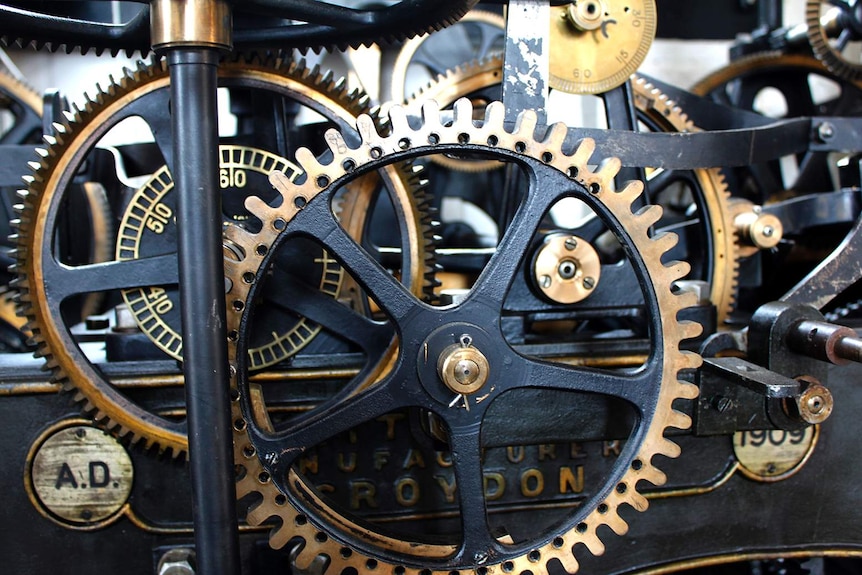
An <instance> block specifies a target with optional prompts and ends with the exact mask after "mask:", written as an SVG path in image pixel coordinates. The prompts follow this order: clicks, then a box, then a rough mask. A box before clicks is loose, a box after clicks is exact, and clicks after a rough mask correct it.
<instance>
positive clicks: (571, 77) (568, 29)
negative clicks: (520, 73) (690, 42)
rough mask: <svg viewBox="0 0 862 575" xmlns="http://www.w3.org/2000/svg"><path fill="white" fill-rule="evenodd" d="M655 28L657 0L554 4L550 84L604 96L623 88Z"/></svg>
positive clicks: (582, 0) (645, 52)
mask: <svg viewBox="0 0 862 575" xmlns="http://www.w3.org/2000/svg"><path fill="white" fill-rule="evenodd" d="M655 31H656V8H655V0H575V1H573V2H571V3H570V4H568V5H564V6H555V7H553V8H551V51H550V60H551V61H550V73H551V74H550V81H549V83H550V85H551V87H552V88H554V89H555V90H561V91H563V92H569V93H571V94H600V93H602V92H607V91H608V90H612V89H614V88H616V87H618V86H621V85H622V84H623V83H624V82H625V81H626V80H628V78H629V76H631V75H632V74H633V73H634V72H635V71H636V70H637V69H638V67H639V66H640V65H641V64H642V63H643V61H644V58H646V55H647V51H648V50H649V47H650V45H651V44H652V41H653V39H655Z"/></svg>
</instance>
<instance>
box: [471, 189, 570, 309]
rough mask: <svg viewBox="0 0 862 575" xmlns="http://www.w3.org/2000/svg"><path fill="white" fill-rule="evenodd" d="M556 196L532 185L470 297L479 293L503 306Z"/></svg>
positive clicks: (483, 297) (482, 296)
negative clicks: (533, 239)
mask: <svg viewBox="0 0 862 575" xmlns="http://www.w3.org/2000/svg"><path fill="white" fill-rule="evenodd" d="M555 200H556V195H554V196H551V195H549V194H546V193H545V191H544V190H539V189H538V188H537V187H536V185H535V184H531V185H530V189H529V190H528V191H527V193H526V196H525V197H524V200H523V202H522V204H521V207H520V209H519V210H518V211H517V213H516V214H515V218H514V219H513V220H512V223H511V225H510V226H509V228H508V229H507V230H506V234H505V235H504V236H503V239H502V240H501V241H500V244H499V245H498V246H497V251H496V253H495V254H494V255H493V257H491V261H489V262H488V266H487V267H486V268H485V270H484V271H483V272H482V275H480V276H479V279H478V280H477V281H476V285H474V286H473V291H472V292H471V297H472V296H474V295H475V296H479V297H481V298H482V299H485V300H489V301H492V302H495V304H496V305H499V306H500V307H502V306H503V300H504V299H505V298H506V293H507V292H508V291H509V286H510V284H511V283H512V279H513V273H514V270H516V269H518V266H519V265H520V263H521V262H522V261H523V260H524V258H525V257H526V253H527V250H528V249H529V247H530V242H531V240H532V238H533V234H534V233H535V232H536V230H537V229H538V227H539V225H540V224H541V221H542V218H543V217H544V215H545V213H546V212H547V210H548V208H549V207H550V205H551V204H552V203H553V202H554V201H555Z"/></svg>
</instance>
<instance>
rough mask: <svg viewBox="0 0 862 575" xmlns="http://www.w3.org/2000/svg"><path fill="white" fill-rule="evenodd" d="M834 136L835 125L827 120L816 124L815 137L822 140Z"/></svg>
mask: <svg viewBox="0 0 862 575" xmlns="http://www.w3.org/2000/svg"><path fill="white" fill-rule="evenodd" d="M833 136H835V126H833V125H832V124H831V123H829V122H823V123H822V124H820V125H819V126H817V137H818V138H820V139H821V140H823V141H824V142H825V141H826V140H831V139H832V137H833Z"/></svg>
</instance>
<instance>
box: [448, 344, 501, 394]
mask: <svg viewBox="0 0 862 575" xmlns="http://www.w3.org/2000/svg"><path fill="white" fill-rule="evenodd" d="M489 372H490V366H489V365H488V360H487V359H486V358H485V356H484V355H483V354H482V352H481V351H479V350H478V349H476V348H475V347H472V346H469V347H465V346H464V345H461V344H454V345H450V346H449V347H447V348H446V349H444V350H443V353H441V354H440V357H439V358H438V359H437V373H438V374H439V375H440V380H441V381H442V382H443V383H444V384H445V385H446V387H448V388H449V389H451V390H452V391H454V392H455V393H459V394H470V393H476V392H477V391H479V390H480V389H482V387H483V386H484V385H485V383H487V381H488V375H489Z"/></svg>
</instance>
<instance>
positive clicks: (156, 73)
mask: <svg viewBox="0 0 862 575" xmlns="http://www.w3.org/2000/svg"><path fill="white" fill-rule="evenodd" d="M220 73H224V74H232V75H234V76H236V77H241V76H242V75H244V74H257V75H258V78H261V77H265V78H268V79H269V80H268V81H271V82H273V83H276V82H277V84H278V85H284V84H285V82H288V81H289V82H290V83H291V85H294V86H296V89H302V90H305V91H307V92H309V93H311V94H314V95H316V96H318V98H319V99H321V100H326V101H328V102H332V103H333V105H337V106H338V110H339V111H338V112H336V113H338V114H339V117H342V119H344V120H345V121H350V120H351V119H353V118H356V117H357V116H359V115H360V114H363V113H367V112H368V104H369V100H368V98H367V96H365V95H364V94H363V93H361V92H359V91H355V90H354V91H348V89H347V87H346V83H345V82H344V81H343V80H338V79H335V78H334V77H333V76H332V74H330V73H321V71H320V69H319V68H318V67H316V66H315V67H308V66H307V65H306V64H305V62H304V61H294V60H289V59H287V58H286V57H285V56H284V55H278V56H277V57H273V58H261V57H260V56H258V55H251V56H249V55H237V56H234V57H232V58H231V59H229V60H226V61H225V62H224V63H223V64H222V66H221V72H220ZM167 80H168V70H167V64H166V62H165V61H164V60H159V59H154V60H152V61H150V62H138V63H137V65H136V66H135V68H134V69H129V68H125V69H124V70H123V72H122V74H121V75H120V76H119V78H118V79H115V78H113V77H111V78H110V80H109V82H108V83H107V84H106V85H104V86H100V87H98V88H97V90H96V92H95V93H94V94H93V95H90V96H88V97H87V99H86V101H85V102H84V104H83V105H82V106H77V105H76V106H74V107H73V110H72V111H71V112H67V113H66V114H65V115H64V116H63V118H62V120H61V122H59V123H56V124H55V125H54V129H55V132H54V134H53V136H50V137H46V138H45V146H44V147H40V148H38V149H37V151H36V158H35V160H34V161H32V162H30V167H31V169H32V170H33V172H32V174H31V175H30V176H26V177H25V182H26V183H27V184H28V187H27V189H26V190H22V191H20V192H19V197H20V199H21V204H20V205H18V206H16V210H17V218H16V220H15V221H13V230H14V234H13V236H15V237H16V242H17V244H16V245H17V248H16V258H17V261H16V264H15V271H16V273H17V274H18V277H17V278H16V279H15V280H13V284H14V285H13V287H14V289H15V290H16V301H17V304H18V313H20V314H22V315H23V316H24V317H26V318H27V324H26V325H27V328H28V329H29V330H31V332H32V337H31V338H30V342H31V343H32V345H33V346H34V348H35V351H34V356H35V357H37V358H43V360H44V365H43V369H44V370H46V371H49V372H50V373H51V381H52V382H54V383H56V384H57V387H58V389H60V390H63V391H66V392H68V393H69V394H70V395H71V396H72V399H73V400H74V401H75V402H76V403H79V404H80V406H81V408H82V410H83V411H84V413H85V414H87V415H89V416H91V417H92V418H93V419H95V420H96V421H97V422H98V423H99V424H100V425H101V426H102V427H104V428H105V429H108V430H109V431H111V432H112V433H113V434H114V435H116V436H117V437H119V438H121V439H124V440H126V441H128V442H129V443H131V444H140V445H142V446H144V447H145V448H148V449H149V448H153V449H156V450H158V452H159V453H166V452H167V453H170V454H171V456H172V457H174V458H179V457H185V454H186V450H187V440H186V437H185V434H184V433H180V432H179V431H178V430H175V429H173V428H167V427H164V426H161V427H160V425H161V423H154V422H152V421H150V420H149V419H148V420H146V421H144V420H142V419H141V418H139V417H138V416H136V415H135V414H134V413H130V412H129V411H128V410H127V409H125V405H124V404H122V403H120V402H119V400H118V399H117V398H116V397H115V396H113V395H109V394H104V393H102V388H101V387H100V386H101V385H105V383H104V381H103V380H101V379H100V378H101V377H102V375H101V374H99V373H97V372H96V371H95V370H92V369H91V368H90V367H87V366H86V365H85V364H86V363H87V360H86V359H84V358H83V357H82V355H81V354H80V353H79V352H78V351H77V350H74V351H70V350H67V349H66V348H65V347H64V345H65V344H64V343H63V338H62V337H61V336H60V335H58V334H59V333H60V332H61V331H62V330H64V329H65V328H64V327H63V326H60V327H59V329H58V326H57V322H58V321H60V320H58V318H55V317H53V316H52V313H51V311H50V310H49V309H46V308H47V307H48V306H47V305H45V297H46V296H45V295H44V293H43V292H42V291H41V290H43V289H44V286H43V285H42V284H41V282H40V281H39V280H38V277H39V276H40V274H41V271H40V270H39V269H37V268H36V265H37V264H36V263H35V258H34V257H32V256H33V255H34V252H37V251H38V250H39V249H40V246H41V245H42V244H41V243H40V242H41V241H43V240H42V239H41V238H44V237H45V234H46V232H45V231H44V230H43V229H41V228H40V225H41V219H40V216H39V215H38V214H40V213H42V212H44V211H47V210H48V209H49V207H50V206H51V205H52V202H53V201H55V199H56V196H59V195H60V194H62V193H63V191H62V190H58V189H56V186H57V184H56V182H55V180H56V179H57V178H59V177H60V175H61V173H62V172H63V171H64V170H66V169H67V168H68V166H69V163H71V162H73V161H74V156H75V155H76V154H78V153H80V152H81V151H82V149H86V146H88V145H91V144H92V143H93V142H94V141H95V139H97V138H98V135H99V134H97V133H96V132H97V131H98V130H99V129H100V127H101V126H103V125H105V124H106V122H108V120H110V119H111V118H112V117H113V115H114V114H116V113H117V110H118V109H121V107H122V106H124V105H125V104H126V103H127V101H128V100H130V99H134V98H135V97H136V94H137V93H138V91H139V90H147V89H148V88H149V87H151V86H155V85H156V84H157V83H162V82H164V83H165V85H167ZM159 85H160V84H159ZM322 105H326V103H323V104H322ZM413 178H414V184H416V185H419V184H422V182H423V177H422V176H421V175H419V174H414V175H413ZM418 197H419V198H424V197H425V196H424V192H423V191H422V190H419V192H418ZM423 201H424V200H423ZM423 205H424V204H423ZM417 217H421V218H422V221H421V223H420V224H419V225H420V226H421V228H422V230H423V232H424V233H423V235H422V238H421V239H422V241H423V242H424V243H423V246H422V247H421V249H423V250H424V253H425V254H426V255H425V257H426V258H429V257H430V256H428V255H427V254H428V252H431V251H433V237H434V236H433V225H431V222H430V221H429V218H430V215H429V214H425V213H421V214H419V215H418V216H417ZM424 265H425V266H426V267H425V268H424V269H423V282H424V284H425V285H427V288H426V290H427V291H428V293H431V291H432V290H433V285H434V280H433V272H432V271H431V269H428V267H430V268H432V269H433V258H432V259H426V261H425V262H424ZM72 345H74V344H72ZM82 365H84V367H82ZM108 387H110V386H108Z"/></svg>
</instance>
